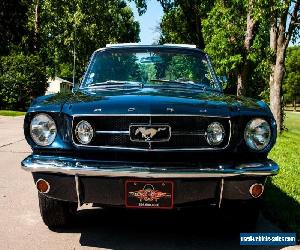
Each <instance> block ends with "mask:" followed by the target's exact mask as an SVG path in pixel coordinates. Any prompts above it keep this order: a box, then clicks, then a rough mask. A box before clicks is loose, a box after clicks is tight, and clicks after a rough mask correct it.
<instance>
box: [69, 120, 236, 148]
mask: <svg viewBox="0 0 300 250" xmlns="http://www.w3.org/2000/svg"><path fill="white" fill-rule="evenodd" d="M81 120H86V121H88V122H89V123H90V124H91V125H92V126H93V128H94V130H95V132H96V135H95V137H94V139H93V140H92V141H91V143H90V144H89V145H81V144H80V142H79V141H78V140H77V138H76V136H75V133H74V129H75V127H76V125H77V124H78V122H80V121H81ZM212 122H219V123H221V124H222V126H223V127H224V129H225V136H224V140H223V142H222V143H221V144H220V145H218V146H211V145H209V143H208V142H207V140H206V129H207V127H208V125H209V124H210V123H212ZM133 124H134V125H141V126H143V125H166V126H170V128H171V136H170V139H169V141H164V142H147V141H132V140H131V139H130V130H129V127H130V126H131V125H133ZM230 130H231V123H230V120H229V119H228V118H220V117H204V116H188V115H187V116H183V115H178V116H176V115H174V116H170V115H166V116H162V115H146V116H138V115H137V116H133V115H130V116H121V115H120V116H116V115H111V116H110V115H100V116H84V115H82V116H75V117H74V118H73V142H74V143H75V145H77V146H82V147H99V148H120V149H123V148H124V149H126V148H128V149H136V150H139V149H140V150H214V149H219V150H220V149H225V148H226V147H227V145H228V144H229V140H230V134H231V131H230Z"/></svg>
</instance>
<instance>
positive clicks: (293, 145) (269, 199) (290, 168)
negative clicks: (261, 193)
mask: <svg viewBox="0 0 300 250" xmlns="http://www.w3.org/2000/svg"><path fill="white" fill-rule="evenodd" d="M285 126H286V127H287V129H288V131H285V132H283V134H281V135H279V136H278V138H277V143H276V145H275V147H274V148H273V149H272V151H271V153H270V154H269V158H270V159H272V160H274V161H276V162H277V163H278V164H279V166H280V173H279V174H278V175H277V176H275V177H272V178H270V179H269V180H268V182H267V188H266V196H265V206H264V213H265V215H266V217H268V218H270V219H271V220H272V221H275V222H277V223H278V224H279V225H280V226H281V227H282V228H283V229H285V230H289V231H293V232H297V235H298V239H299V237H300V113H293V112H287V113H286V120H285Z"/></svg>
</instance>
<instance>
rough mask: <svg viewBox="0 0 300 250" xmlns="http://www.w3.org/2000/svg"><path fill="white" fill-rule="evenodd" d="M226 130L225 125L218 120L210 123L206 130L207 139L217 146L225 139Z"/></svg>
mask: <svg viewBox="0 0 300 250" xmlns="http://www.w3.org/2000/svg"><path fill="white" fill-rule="evenodd" d="M224 135H225V131H224V128H223V126H222V125H221V124H220V123H218V122H213V123H211V124H209V125H208V127H207V131H206V140H207V142H208V143H209V144H210V145H213V146H217V145H219V144H220V143H221V142H222V141H223V139H224Z"/></svg>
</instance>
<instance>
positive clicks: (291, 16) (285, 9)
mask: <svg viewBox="0 0 300 250" xmlns="http://www.w3.org/2000/svg"><path fill="white" fill-rule="evenodd" d="M299 23H300V0H285V1H281V0H277V1H276V0H273V1H270V48H271V50H272V53H273V57H272V60H271V73H270V80H269V85H270V108H271V111H272V113H273V115H274V117H275V120H276V123H277V130H278V132H280V131H281V130H282V129H283V107H282V82H283V77H284V72H285V57H286V50H287V47H288V45H289V43H290V41H291V39H292V38H293V39H296V37H297V35H298V34H299V27H300V26H299Z"/></svg>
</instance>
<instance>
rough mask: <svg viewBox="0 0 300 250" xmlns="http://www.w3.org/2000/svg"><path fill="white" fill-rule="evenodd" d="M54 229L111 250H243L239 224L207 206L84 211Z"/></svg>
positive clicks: (89, 244)
mask: <svg viewBox="0 0 300 250" xmlns="http://www.w3.org/2000/svg"><path fill="white" fill-rule="evenodd" d="M54 231H56V232H58V233H74V232H76V233H81V237H80V244H81V245H82V246H89V247H99V248H108V249H218V250H222V249H241V246H240V245H239V229H238V227H237V226H236V225H235V224H234V223H231V222H230V221H224V219H223V218H222V217H221V216H220V215H219V214H218V213H216V212H215V211H211V210H209V211H207V210H203V209H201V210H195V211H194V210H183V211H140V210H139V211H133V210H130V211H128V210H120V209H103V210H98V209H93V210H83V211H80V212H79V214H78V216H77V221H76V222H75V223H74V225H73V226H71V227H69V228H67V229H55V230H54ZM251 249H253V248H251ZM255 249H266V247H263V248H258V247H255ZM267 249H280V248H267Z"/></svg>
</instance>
